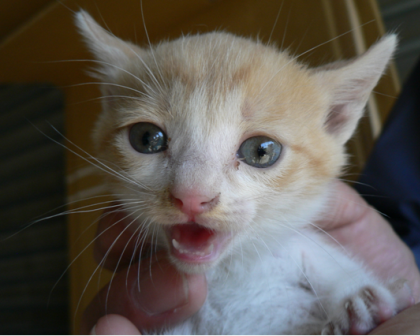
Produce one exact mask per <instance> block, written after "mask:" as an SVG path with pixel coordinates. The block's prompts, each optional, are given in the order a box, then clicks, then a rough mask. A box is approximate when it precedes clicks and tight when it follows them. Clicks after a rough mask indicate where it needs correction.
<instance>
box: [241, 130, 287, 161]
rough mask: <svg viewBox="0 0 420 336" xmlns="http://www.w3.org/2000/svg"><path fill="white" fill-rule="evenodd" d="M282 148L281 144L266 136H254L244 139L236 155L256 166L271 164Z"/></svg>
mask: <svg viewBox="0 0 420 336" xmlns="http://www.w3.org/2000/svg"><path fill="white" fill-rule="evenodd" d="M281 150H282V145H281V144H280V143H278V142H277V141H275V140H273V139H270V138H268V137H266V136H256V137H252V138H249V139H247V140H245V141H244V142H243V143H242V145H241V147H240V148H239V151H238V157H239V158H241V159H243V161H244V162H245V163H247V164H248V165H250V166H253V167H256V168H266V167H269V166H271V165H273V164H274V163H275V162H276V161H277V160H278V158H279V157H280V153H281Z"/></svg>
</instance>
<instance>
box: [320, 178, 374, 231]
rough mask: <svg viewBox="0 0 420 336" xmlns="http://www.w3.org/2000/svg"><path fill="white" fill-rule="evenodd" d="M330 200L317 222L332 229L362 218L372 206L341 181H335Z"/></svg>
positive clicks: (329, 229)
mask: <svg viewBox="0 0 420 336" xmlns="http://www.w3.org/2000/svg"><path fill="white" fill-rule="evenodd" d="M332 188H333V190H332V194H331V196H330V202H329V204H328V205H327V209H326V210H325V211H324V212H323V213H322V214H321V216H320V220H319V221H318V222H317V224H318V225H319V226H320V227H321V228H323V229H324V230H327V231H331V230H334V229H338V228H340V227H343V226H347V225H349V224H352V223H355V222H357V221H359V220H360V219H362V218H363V217H364V216H365V215H366V214H367V213H369V211H370V210H371V207H370V206H369V205H368V204H367V203H366V202H365V200H364V199H363V198H362V197H361V196H360V195H359V194H358V193H357V192H356V191H355V190H354V189H353V188H351V187H349V186H348V185H346V184H345V183H343V182H341V181H338V180H336V181H334V183H333V187H332Z"/></svg>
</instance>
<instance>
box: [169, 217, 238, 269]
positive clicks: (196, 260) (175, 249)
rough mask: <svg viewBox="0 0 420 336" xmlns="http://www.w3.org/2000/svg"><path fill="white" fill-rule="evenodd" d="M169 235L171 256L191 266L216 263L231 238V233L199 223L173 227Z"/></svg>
mask: <svg viewBox="0 0 420 336" xmlns="http://www.w3.org/2000/svg"><path fill="white" fill-rule="evenodd" d="M167 234H168V238H169V241H170V244H171V254H172V255H173V256H174V257H176V258H177V259H179V260H181V261H184V262H187V263H191V264H203V263H209V262H212V261H215V260H216V259H217V258H218V257H219V255H220V253H221V252H222V251H223V250H224V248H225V247H226V244H227V242H228V240H229V238H230V237H231V234H229V233H225V232H220V231H214V230H211V229H209V228H206V227H204V226H202V225H200V224H197V223H192V224H176V225H173V226H171V227H170V228H169V229H168V230H167Z"/></svg>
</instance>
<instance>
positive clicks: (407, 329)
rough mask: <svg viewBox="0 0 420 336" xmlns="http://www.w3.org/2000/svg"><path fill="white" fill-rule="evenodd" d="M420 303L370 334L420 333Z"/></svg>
mask: <svg viewBox="0 0 420 336" xmlns="http://www.w3.org/2000/svg"><path fill="white" fill-rule="evenodd" d="M419 316H420V304H416V305H415V306H412V307H411V308H408V309H406V310H404V311H402V312H401V313H399V314H398V315H396V316H394V317H393V318H391V319H389V320H388V321H386V322H384V323H382V324H381V325H379V327H377V328H375V329H374V330H372V331H371V332H370V335H420V318H419Z"/></svg>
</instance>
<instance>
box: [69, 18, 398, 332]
mask: <svg viewBox="0 0 420 336" xmlns="http://www.w3.org/2000/svg"><path fill="white" fill-rule="evenodd" d="M77 25H78V27H79V29H80V31H81V33H82V34H83V36H84V37H85V39H86V41H87V44H88V46H89V48H90V49H91V50H92V52H93V53H94V55H95V56H96V58H97V59H98V64H99V67H98V68H97V69H96V70H97V73H96V76H97V77H98V78H99V79H100V80H101V81H102V82H103V84H102V85H101V86H102V92H103V94H104V96H105V97H106V98H105V99H104V103H103V112H102V114H101V116H100V117H99V120H98V121H97V124H96V129H95V131H94V136H93V137H94V142H95V145H96V149H97V154H98V157H99V159H100V160H103V161H104V162H113V163H115V165H116V166H118V167H119V171H118V175H119V177H118V176H109V177H108V178H109V186H110V188H111V189H112V191H113V192H114V193H115V195H119V196H118V198H120V199H121V200H120V201H121V203H122V204H124V199H133V198H134V199H138V200H139V201H140V202H141V206H139V208H138V209H136V210H134V211H133V209H130V207H129V206H128V205H127V206H126V210H127V212H128V213H130V212H132V217H133V218H137V220H136V221H135V222H134V224H133V225H132V226H133V227H134V228H133V231H135V230H137V231H138V232H141V234H143V235H149V236H150V239H151V240H153V241H155V240H156V244H159V245H162V246H164V247H165V248H166V249H167V251H168V255H169V258H170V260H171V261H172V262H173V263H174V265H176V267H177V268H178V269H179V270H180V271H181V272H206V276H207V281H208V288H209V292H208V297H207V300H206V302H205V304H204V306H203V307H202V308H201V310H200V311H199V312H198V313H197V314H196V315H194V316H193V317H192V318H190V319H189V320H187V321H185V322H184V323H182V324H180V325H178V326H176V327H174V328H167V329H164V330H157V331H155V332H158V333H165V334H196V333H198V334H248V333H251V334H279V333H280V334H284V333H286V334H291V333H293V334H294V333H299V334H300V333H304V334H313V333H321V332H322V333H338V334H340V333H348V332H359V333H364V332H367V331H369V330H370V329H372V328H373V327H375V326H376V325H377V323H378V321H379V320H381V319H382V320H383V319H387V318H389V317H391V316H392V315H393V314H395V313H396V311H397V309H398V307H397V300H396V298H395V296H394V294H393V291H392V290H391V288H392V286H395V283H394V284H391V283H387V284H383V283H381V282H380V281H379V280H378V279H376V278H375V277H374V276H372V275H371V274H370V273H369V272H368V271H367V270H365V269H364V268H363V267H362V266H361V264H360V263H359V262H357V261H355V260H353V259H352V258H350V257H349V256H347V255H345V253H344V252H343V251H342V250H340V248H338V247H337V246H336V244H334V243H331V242H330V241H327V239H325V237H324V235H322V234H320V233H319V232H318V231H317V230H314V229H313V225H312V223H313V222H314V221H315V220H316V218H317V216H319V214H320V213H321V212H322V210H323V209H324V208H325V205H326V203H327V202H328V200H329V198H331V187H332V184H333V181H334V179H335V178H336V177H337V176H338V175H339V174H340V170H341V168H342V167H343V165H345V163H346V156H345V153H344V149H343V146H344V144H345V143H346V141H347V140H348V139H349V138H350V137H351V135H352V133H353V131H354V129H355V128H356V125H357V122H358V120H359V118H360V117H361V116H362V114H363V110H364V106H365V104H366V102H367V99H368V97H369V94H370V92H371V90H372V89H373V88H374V86H375V85H376V83H377V81H378V80H379V78H380V76H381V74H382V73H383V71H384V69H385V67H386V65H387V64H388V62H389V60H390V58H391V56H392V54H393V52H394V50H395V47H396V36H395V35H388V36H386V37H384V38H383V39H382V40H380V41H379V42H378V43H377V44H376V45H374V46H373V47H372V48H371V49H370V50H369V51H368V52H366V53H365V54H364V55H361V56H360V57H358V58H356V59H353V60H351V61H348V62H338V63H334V64H332V65H329V66H326V67H321V68H316V69H309V68H307V67H306V66H305V65H302V64H300V63H298V62H297V61H296V59H295V58H293V57H291V56H289V55H288V54H287V53H285V52H280V51H278V50H277V49H276V48H274V47H272V46H267V45H264V44H262V43H261V42H254V41H251V40H249V39H246V38H241V37H235V36H233V35H231V34H227V33H209V34H203V35H196V36H188V37H182V38H180V39H178V40H175V41H172V42H162V43H160V44H158V45H156V46H153V47H150V48H146V49H145V48H140V47H138V46H136V45H134V44H132V43H129V42H125V41H122V40H120V39H119V38H117V37H115V36H113V35H111V34H110V33H108V32H107V31H105V30H104V29H103V28H102V27H100V26H99V25H98V24H97V23H96V22H95V21H94V20H93V19H92V18H91V17H90V16H89V15H88V14H87V13H86V12H83V11H81V12H79V13H78V14H77ZM121 195H126V196H121Z"/></svg>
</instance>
